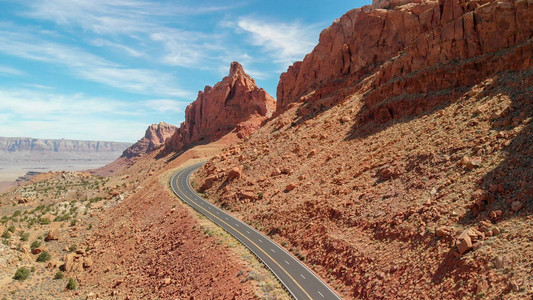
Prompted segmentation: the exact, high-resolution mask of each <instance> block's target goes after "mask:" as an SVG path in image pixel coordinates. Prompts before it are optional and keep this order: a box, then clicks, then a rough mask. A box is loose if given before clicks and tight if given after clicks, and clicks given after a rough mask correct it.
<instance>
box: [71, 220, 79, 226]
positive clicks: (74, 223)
mask: <svg viewBox="0 0 533 300" xmlns="http://www.w3.org/2000/svg"><path fill="white" fill-rule="evenodd" d="M77 222H78V220H77V219H73V220H72V221H70V226H71V227H74V226H76V223H77Z"/></svg>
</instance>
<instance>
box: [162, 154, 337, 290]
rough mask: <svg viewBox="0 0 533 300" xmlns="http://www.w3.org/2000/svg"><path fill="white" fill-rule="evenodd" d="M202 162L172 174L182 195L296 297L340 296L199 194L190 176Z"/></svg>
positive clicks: (266, 239)
mask: <svg viewBox="0 0 533 300" xmlns="http://www.w3.org/2000/svg"><path fill="white" fill-rule="evenodd" d="M203 164H204V163H203V162H202V163H198V164H195V165H193V166H190V167H187V168H185V169H183V170H180V171H178V172H176V174H174V175H173V176H172V178H171V179H170V185H171V187H172V190H173V191H174V193H175V194H176V195H177V196H178V197H179V198H181V199H182V200H183V201H185V202H186V203H187V204H189V205H190V206H191V207H193V208H194V209H195V210H197V211H198V212H200V213H201V214H203V215H204V216H206V217H207V218H209V219H210V220H211V221H213V222H215V223H216V224H217V225H219V226H220V227H222V228H224V230H226V231H227V232H228V233H230V234H231V235H232V236H234V237H235V238H236V239H237V240H239V241H240V242H241V243H242V244H243V245H245V246H246V247H247V248H248V249H250V250H251V251H252V252H253V253H254V254H255V255H256V256H257V257H258V258H259V259H260V260H262V261H263V263H264V264H265V265H266V266H267V267H268V268H269V269H270V270H271V271H272V273H274V275H276V277H278V279H279V280H280V281H281V283H282V284H283V285H284V286H285V287H286V289H287V290H288V291H289V293H290V294H291V295H292V296H293V297H294V298H296V299H328V300H329V299H340V298H339V296H337V294H335V292H333V290H331V289H330V288H329V287H328V286H327V285H326V284H325V283H324V282H323V281H322V280H320V279H319V278H318V277H317V276H316V275H315V274H314V273H313V272H311V271H310V270H309V269H308V268H307V267H305V266H304V265H303V264H302V263H301V262H300V261H299V260H298V259H297V258H295V257H294V256H292V255H291V254H289V253H288V252H287V251H286V250H285V249H283V248H282V247H281V246H279V245H278V244H276V243H275V242H274V241H272V240H271V239H270V238H268V237H266V236H265V235H263V234H262V233H260V232H258V231H257V230H255V229H253V228H252V227H250V226H249V225H248V224H246V223H244V222H242V221H240V220H238V219H236V218H234V217H232V216H231V215H230V214H228V213H227V212H225V211H223V210H221V209H219V208H218V207H216V206H214V205H212V204H211V203H209V202H207V201H206V200H204V199H203V198H202V197H200V196H199V195H198V194H197V193H196V192H195V191H194V190H193V188H192V187H191V185H190V181H189V177H190V176H191V174H192V173H193V172H194V171H196V170H197V169H198V168H200V167H201V166H202V165H203Z"/></svg>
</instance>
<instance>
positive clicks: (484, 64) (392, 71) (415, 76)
mask: <svg viewBox="0 0 533 300" xmlns="http://www.w3.org/2000/svg"><path fill="white" fill-rule="evenodd" d="M532 5H533V3H531V1H526V0H521V1H489V0H482V1H463V0H440V1H387V0H385V1H374V3H373V5H372V6H370V5H368V6H364V7H362V8H358V9H354V10H351V11H349V12H347V13H346V14H345V15H343V16H342V17H341V18H340V19H338V20H336V21H335V22H334V23H333V24H332V25H331V26H330V27H329V28H327V29H325V30H324V31H323V32H322V33H321V34H320V41H319V43H318V45H317V46H316V47H315V49H314V50H313V51H312V52H311V53H310V54H308V55H307V56H306V57H305V58H304V60H303V61H302V62H296V63H295V64H293V65H292V66H291V67H289V69H288V70H287V72H285V73H283V74H282V75H281V78H280V82H279V85H278V89H277V101H278V102H277V113H278V114H279V113H281V112H283V111H285V110H286V109H287V108H288V105H289V104H290V103H293V102H306V103H309V105H308V106H310V107H309V108H308V111H304V113H308V112H309V111H317V110H324V109H327V108H328V107H331V106H332V105H334V104H336V103H339V102H342V101H344V100H346V98H347V97H348V96H349V95H350V94H351V93H352V92H353V91H355V90H359V91H360V90H361V89H364V92H365V93H366V95H365V96H366V97H365V98H366V99H365V110H364V111H362V112H361V113H360V114H359V119H360V121H362V122H366V121H368V120H377V121H381V122H383V121H387V120H390V119H391V118H397V117H401V116H404V115H409V114H412V113H413V112H414V110H416V109H418V110H419V111H423V110H425V109H427V107H434V106H435V105H438V102H439V101H441V100H442V99H436V98H439V97H438V96H439V95H436V94H438V93H439V92H440V93H446V94H450V93H454V92H456V91H457V90H458V89H461V88H465V87H469V86H472V85H474V84H476V83H478V82H480V81H482V80H483V79H485V78H487V77H489V76H491V75H492V74H496V73H497V72H500V71H506V70H524V69H527V68H528V67H529V66H531V64H532V56H533V55H532V47H531V43H532V41H531V38H532V28H533V17H532V16H533V8H532ZM343 88H350V89H351V90H348V91H347V90H342V89H343ZM432 93H433V94H432ZM428 95H429V96H430V97H429V98H431V99H430V100H428ZM435 96H437V97H435ZM441 98H442V97H441ZM313 102H316V103H313ZM313 106H314V107H313Z"/></svg>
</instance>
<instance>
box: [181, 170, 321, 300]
mask: <svg viewBox="0 0 533 300" xmlns="http://www.w3.org/2000/svg"><path fill="white" fill-rule="evenodd" d="M185 171H186V169H185V170H183V171H181V172H180V173H179V174H178V175H177V176H176V187H177V189H178V190H179V191H180V193H182V194H183V195H185V193H184V192H183V191H182V190H181V188H180V185H179V179H178V178H179V177H181V176H182V175H183V173H184V172H185ZM185 198H187V199H188V200H189V201H192V202H194V200H192V199H191V198H188V197H185ZM198 207H200V208H201V209H202V210H203V211H205V212H206V213H208V214H209V215H211V216H212V217H213V218H216V219H217V220H219V221H220V222H222V223H224V224H226V225H227V226H228V227H230V228H231V229H233V230H234V231H237V232H238V233H240V234H241V235H242V236H243V237H244V238H246V239H247V240H248V241H249V242H250V243H252V244H253V245H254V246H255V247H257V248H258V249H259V250H261V251H262V252H263V253H264V254H265V255H266V256H267V257H268V258H270V260H272V261H273V262H274V263H275V264H276V265H277V266H278V267H279V268H280V269H281V270H283V272H285V274H287V276H289V278H290V279H292V281H294V283H295V284H296V285H297V286H298V287H299V288H300V289H301V290H302V291H303V292H304V293H305V294H306V295H307V297H308V298H309V299H313V298H312V297H311V296H310V295H309V294H308V293H307V291H306V290H305V289H304V288H303V287H302V286H301V285H300V284H299V283H298V282H297V281H296V280H295V279H294V277H292V276H291V274H289V272H287V270H285V268H283V267H282V266H281V265H280V264H279V263H278V262H277V261H276V260H275V259H273V258H272V257H271V256H270V255H269V254H268V253H267V252H265V250H263V249H262V248H261V247H259V246H258V245H257V244H256V243H254V242H253V241H252V240H251V239H250V238H248V237H247V236H245V235H244V234H242V233H241V232H240V231H238V230H237V229H235V228H234V227H233V226H231V225H230V224H228V223H226V222H225V221H224V220H222V219H220V218H219V217H217V216H215V215H214V214H212V213H211V212H209V211H208V210H206V209H205V208H203V207H201V206H200V205H198Z"/></svg>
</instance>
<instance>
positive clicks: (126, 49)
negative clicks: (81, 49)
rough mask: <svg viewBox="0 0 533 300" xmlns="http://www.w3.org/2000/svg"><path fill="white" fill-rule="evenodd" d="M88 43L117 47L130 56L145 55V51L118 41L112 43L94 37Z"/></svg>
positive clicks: (97, 45)
mask: <svg viewBox="0 0 533 300" xmlns="http://www.w3.org/2000/svg"><path fill="white" fill-rule="evenodd" d="M90 43H91V44H92V45H93V46H96V47H109V48H114V49H118V50H120V51H122V52H124V53H126V54H128V55H129V56H132V57H141V56H144V55H145V53H144V52H142V51H138V50H135V49H133V48H131V47H128V46H125V45H122V44H119V43H114V42H111V41H108V40H105V39H95V40H92V41H90Z"/></svg>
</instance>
